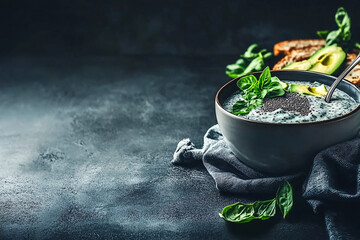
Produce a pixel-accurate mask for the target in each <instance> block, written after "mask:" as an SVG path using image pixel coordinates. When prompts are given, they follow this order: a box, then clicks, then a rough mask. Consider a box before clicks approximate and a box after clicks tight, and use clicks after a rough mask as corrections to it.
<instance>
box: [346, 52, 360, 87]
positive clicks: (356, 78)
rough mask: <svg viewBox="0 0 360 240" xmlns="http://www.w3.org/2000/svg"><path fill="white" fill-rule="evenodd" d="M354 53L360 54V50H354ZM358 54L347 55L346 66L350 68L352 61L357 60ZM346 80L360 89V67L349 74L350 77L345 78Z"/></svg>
mask: <svg viewBox="0 0 360 240" xmlns="http://www.w3.org/2000/svg"><path fill="white" fill-rule="evenodd" d="M353 52H358V50H353ZM356 56H357V53H348V54H346V60H345V61H346V62H345V65H346V66H349V65H350V63H351V62H352V61H354V59H355V58H356ZM345 79H346V80H348V81H349V82H352V83H353V84H355V85H356V86H358V87H360V65H357V66H356V67H354V68H353V70H351V72H349V74H348V75H346V77H345Z"/></svg>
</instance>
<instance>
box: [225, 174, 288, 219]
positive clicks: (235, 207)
mask: <svg viewBox="0 0 360 240" xmlns="http://www.w3.org/2000/svg"><path fill="white" fill-rule="evenodd" d="M276 205H278V207H279V209H280V211H281V212H282V214H283V218H285V217H286V215H287V214H288V213H289V212H290V210H291V208H292V206H293V191H292V187H291V185H290V183H289V182H288V181H284V182H282V183H281V184H280V186H279V188H278V191H277V193H276V197H275V198H273V199H270V200H265V201H256V202H254V203H251V204H245V203H241V202H238V203H235V204H232V205H229V206H226V207H224V208H223V210H222V212H221V213H219V216H220V217H221V218H223V219H224V220H226V221H228V222H233V223H246V222H250V221H252V220H254V219H259V220H266V219H269V218H271V217H273V216H275V214H276Z"/></svg>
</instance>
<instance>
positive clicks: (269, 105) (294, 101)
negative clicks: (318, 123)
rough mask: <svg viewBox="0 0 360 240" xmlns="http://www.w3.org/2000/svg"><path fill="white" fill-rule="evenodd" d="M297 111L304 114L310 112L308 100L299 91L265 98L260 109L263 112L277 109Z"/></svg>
mask: <svg viewBox="0 0 360 240" xmlns="http://www.w3.org/2000/svg"><path fill="white" fill-rule="evenodd" d="M280 108H281V109H283V110H285V111H292V112H298V113H300V114H301V115H303V116H305V115H308V114H309V113H310V102H309V100H308V99H307V98H306V97H305V96H302V95H301V94H299V93H285V95H284V96H281V97H275V98H266V99H265V101H264V103H263V105H262V106H261V109H262V110H263V111H264V112H273V111H275V110H277V109H280Z"/></svg>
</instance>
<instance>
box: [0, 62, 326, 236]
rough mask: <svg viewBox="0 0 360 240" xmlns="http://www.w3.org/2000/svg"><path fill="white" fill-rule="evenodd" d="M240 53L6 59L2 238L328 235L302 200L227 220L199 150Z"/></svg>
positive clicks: (223, 198) (0, 67) (1, 106)
mask: <svg viewBox="0 0 360 240" xmlns="http://www.w3.org/2000/svg"><path fill="white" fill-rule="evenodd" d="M233 61H234V59H233V57H227V56H214V57H211V56H209V57H206V58H205V57H193V58H191V57H160V56H147V57H142V56H132V57H112V58H111V57H91V58H90V57H88V58H86V57H83V58H24V57H23V58H22V57H7V58H2V59H0V113H1V115H0V166H1V167H0V182H1V185H0V239H326V238H327V234H326V232H325V226H324V224H323V221H322V218H321V217H320V216H315V215H314V214H313V213H312V211H311V209H310V208H309V207H308V206H307V205H306V204H305V203H304V202H302V201H301V200H298V201H297V202H295V206H294V209H293V211H292V213H291V214H290V215H289V218H288V219H287V220H283V219H281V218H280V217H275V218H274V219H271V220H268V221H264V222H256V223H249V224H246V225H235V226H234V225H229V224H226V223H225V222H224V221H223V220H222V219H221V218H220V217H219V216H218V213H219V212H220V211H221V209H222V207H224V206H225V205H228V204H230V203H233V202H236V201H239V200H241V201H251V200H254V199H256V197H254V196H228V195H222V194H220V193H219V192H218V191H217V189H216V188H215V184H214V182H213V180H212V178H211V177H210V176H209V175H208V174H207V172H206V171H205V170H204V169H203V168H202V167H201V166H200V167H198V168H192V169H191V168H183V167H178V166H173V165H172V164H171V163H170V161H171V159H172V153H173V151H174V149H175V147H176V145H177V143H178V141H179V140H181V139H182V138H185V137H190V138H192V140H194V141H195V142H196V143H197V144H199V145H201V142H202V136H203V134H204V132H205V131H206V130H207V128H208V127H210V126H211V125H213V124H215V123H216V119H215V114H214V96H215V93H216V91H217V90H218V89H219V88H220V87H221V86H222V85H223V84H224V83H225V82H226V81H227V80H228V79H227V77H226V76H225V74H224V66H225V65H226V64H228V63H231V62H233Z"/></svg>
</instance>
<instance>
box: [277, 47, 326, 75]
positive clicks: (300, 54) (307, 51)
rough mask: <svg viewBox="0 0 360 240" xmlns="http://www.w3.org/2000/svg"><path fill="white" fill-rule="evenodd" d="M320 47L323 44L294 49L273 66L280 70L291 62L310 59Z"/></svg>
mask: <svg viewBox="0 0 360 240" xmlns="http://www.w3.org/2000/svg"><path fill="white" fill-rule="evenodd" d="M320 48H321V46H312V47H307V48H302V49H294V50H292V51H291V52H290V53H289V54H288V55H286V56H285V57H283V58H282V59H281V60H280V61H279V62H278V63H276V64H275V65H274V67H273V70H280V69H282V68H284V67H285V66H286V65H288V64H290V63H293V62H299V61H302V60H305V59H308V58H309V57H310V56H311V55H313V54H314V53H315V52H316V51H317V50H319V49H320Z"/></svg>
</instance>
